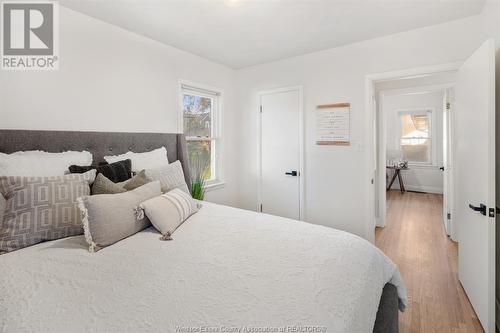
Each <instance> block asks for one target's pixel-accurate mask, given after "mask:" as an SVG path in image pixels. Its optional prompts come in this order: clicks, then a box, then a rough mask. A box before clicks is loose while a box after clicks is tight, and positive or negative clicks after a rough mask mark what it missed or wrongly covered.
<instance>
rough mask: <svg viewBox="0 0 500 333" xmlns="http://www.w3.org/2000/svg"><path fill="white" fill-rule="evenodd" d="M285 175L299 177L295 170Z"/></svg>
mask: <svg viewBox="0 0 500 333" xmlns="http://www.w3.org/2000/svg"><path fill="white" fill-rule="evenodd" d="M285 175H287V176H293V177H297V171H295V170H294V171H289V172H285Z"/></svg>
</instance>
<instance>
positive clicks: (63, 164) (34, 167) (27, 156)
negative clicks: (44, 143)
mask: <svg viewBox="0 0 500 333" xmlns="http://www.w3.org/2000/svg"><path fill="white" fill-rule="evenodd" d="M73 164H75V165H92V154H91V153H90V152H88V151H81V152H78V151H66V152H63V153H48V152H44V151H40V150H31V151H19V152H15V153H12V154H5V153H0V176H20V177H51V176H64V175H65V174H67V173H68V172H69V171H68V168H69V166H70V165H73Z"/></svg>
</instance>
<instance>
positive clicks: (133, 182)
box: [118, 170, 153, 191]
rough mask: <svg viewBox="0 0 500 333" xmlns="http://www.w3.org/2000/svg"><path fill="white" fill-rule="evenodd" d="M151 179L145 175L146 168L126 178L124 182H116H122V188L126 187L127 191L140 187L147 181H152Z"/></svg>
mask: <svg viewBox="0 0 500 333" xmlns="http://www.w3.org/2000/svg"><path fill="white" fill-rule="evenodd" d="M152 181H153V179H151V178H149V177H148V176H146V170H142V171H141V172H139V173H138V174H136V175H135V176H134V177H132V179H129V180H127V181H126V182H121V183H118V184H120V185H122V184H123V188H124V189H126V190H127V191H131V190H134V189H136V188H138V187H141V186H142V185H145V184H147V183H149V182H152Z"/></svg>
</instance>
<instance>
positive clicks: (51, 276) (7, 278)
mask: <svg viewBox="0 0 500 333" xmlns="http://www.w3.org/2000/svg"><path fill="white" fill-rule="evenodd" d="M173 238H174V240H173V241H161V240H159V234H158V233H157V232H156V231H155V230H154V229H151V228H150V229H147V230H145V231H143V232H140V233H138V234H136V235H134V236H132V237H129V238H127V239H125V240H123V241H121V242H118V243H117V244H114V245H112V246H110V247H107V248H105V249H103V250H101V251H99V252H97V253H89V252H88V251H87V249H86V245H85V241H84V238H83V236H77V237H71V238H66V239H61V240H57V241H52V242H47V243H43V244H39V245H36V246H32V247H29V248H26V249H23V250H19V251H16V252H12V253H9V254H5V255H2V256H0V331H1V332H158V331H162V332H187V331H190V332H203V329H205V330H206V331H208V330H212V332H214V331H218V332H224V331H233V332H235V331H236V332H238V330H241V331H242V332H245V329H246V332H273V331H279V329H281V328H283V327H285V329H287V331H288V330H293V329H294V327H290V326H294V325H297V326H298V327H297V328H302V329H303V328H304V326H311V327H312V328H313V329H317V330H316V332H317V331H322V332H371V331H372V329H373V325H374V321H375V317H376V313H377V308H378V304H379V300H380V296H381V293H382V288H383V286H384V285H385V284H386V283H387V282H391V283H393V284H395V285H396V286H397V287H398V293H399V296H400V300H401V301H402V302H403V303H405V302H406V291H405V289H404V284H403V282H402V280H401V277H400V275H399V271H398V269H397V268H396V266H395V265H394V264H393V263H392V262H391V261H390V260H389V259H388V258H387V257H386V256H385V255H384V254H383V253H382V252H381V251H379V250H378V249H377V248H375V247H374V246H372V245H371V244H370V243H368V242H366V241H364V240H363V239H361V238H359V237H356V236H353V235H351V234H349V233H345V232H342V231H338V230H335V229H331V228H326V227H323V226H319V225H312V224H308V223H303V222H298V221H294V220H289V219H285V218H279V217H275V216H270V215H266V214H256V213H254V212H250V211H244V210H239V209H235V208H230V207H225V206H220V205H215V204H209V203H205V204H204V206H203V208H202V209H201V210H200V211H199V212H198V213H197V214H195V215H193V216H192V217H191V218H189V219H188V220H187V221H186V222H185V223H184V224H183V225H182V226H181V227H180V228H179V229H178V230H177V231H176V232H175V233H174V234H173Z"/></svg>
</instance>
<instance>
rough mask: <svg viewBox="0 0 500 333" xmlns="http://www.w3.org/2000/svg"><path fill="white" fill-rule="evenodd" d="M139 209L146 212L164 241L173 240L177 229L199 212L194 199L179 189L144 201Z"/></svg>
mask: <svg viewBox="0 0 500 333" xmlns="http://www.w3.org/2000/svg"><path fill="white" fill-rule="evenodd" d="M139 208H141V209H142V210H144V212H145V214H146V216H147V217H148V218H149V220H150V221H151V223H152V224H153V226H154V227H155V228H156V230H158V231H159V232H160V233H161V234H162V237H161V238H160V239H162V240H171V239H172V237H171V235H172V233H173V232H174V231H175V229H177V228H178V227H179V226H180V225H181V224H182V223H183V222H184V221H185V220H186V219H187V218H188V217H190V216H191V215H193V214H194V213H196V212H197V211H198V205H197V204H196V202H195V201H194V200H193V198H191V196H190V195H189V194H187V193H186V192H184V191H182V190H180V189H178V188H176V189H173V190H172V191H170V192H168V193H165V194H162V195H160V196H158V197H155V198H152V199H149V200H146V201H144V202H143V203H142V204H141V205H140V206H139Z"/></svg>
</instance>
